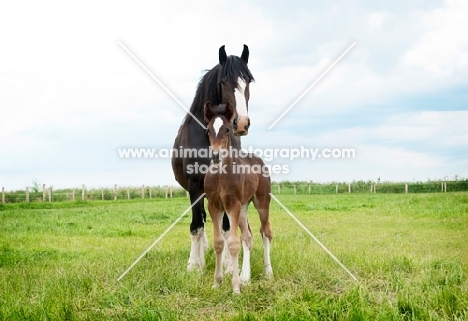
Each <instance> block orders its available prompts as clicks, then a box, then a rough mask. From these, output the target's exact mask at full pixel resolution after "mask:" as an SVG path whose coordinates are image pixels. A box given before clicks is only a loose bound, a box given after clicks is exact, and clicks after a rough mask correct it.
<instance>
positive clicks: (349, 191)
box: [348, 183, 351, 194]
mask: <svg viewBox="0 0 468 321" xmlns="http://www.w3.org/2000/svg"><path fill="white" fill-rule="evenodd" d="M348 193H349V194H351V183H349V184H348Z"/></svg>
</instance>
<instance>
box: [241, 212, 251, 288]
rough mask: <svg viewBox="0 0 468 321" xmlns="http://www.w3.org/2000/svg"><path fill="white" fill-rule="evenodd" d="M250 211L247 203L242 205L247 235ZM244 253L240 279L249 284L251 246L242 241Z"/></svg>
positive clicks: (242, 215)
mask: <svg viewBox="0 0 468 321" xmlns="http://www.w3.org/2000/svg"><path fill="white" fill-rule="evenodd" d="M248 209H249V203H246V204H244V205H242V207H241V212H240V216H241V218H240V219H241V220H244V221H245V224H246V226H245V229H246V232H247V233H250V231H249V229H248V221H247V210H248ZM242 253H243V258H242V270H241V274H240V279H241V281H242V283H244V284H245V283H248V282H250V274H251V273H250V249H249V245H248V244H245V241H242Z"/></svg>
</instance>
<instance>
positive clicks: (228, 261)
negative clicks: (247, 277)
mask: <svg viewBox="0 0 468 321" xmlns="http://www.w3.org/2000/svg"><path fill="white" fill-rule="evenodd" d="M221 233H222V234H223V237H224V249H223V255H222V258H223V269H224V275H226V274H231V273H232V257H231V253H229V248H228V243H227V240H228V238H229V231H222V232H221Z"/></svg>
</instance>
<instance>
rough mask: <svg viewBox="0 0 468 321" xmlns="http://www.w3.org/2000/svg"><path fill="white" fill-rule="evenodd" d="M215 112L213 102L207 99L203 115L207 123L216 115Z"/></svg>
mask: <svg viewBox="0 0 468 321" xmlns="http://www.w3.org/2000/svg"><path fill="white" fill-rule="evenodd" d="M214 114H215V112H214V108H213V104H211V102H210V101H207V102H206V103H205V106H204V107H203V115H204V118H205V121H206V123H207V124H208V123H209V122H210V121H211V119H212V118H213V117H214Z"/></svg>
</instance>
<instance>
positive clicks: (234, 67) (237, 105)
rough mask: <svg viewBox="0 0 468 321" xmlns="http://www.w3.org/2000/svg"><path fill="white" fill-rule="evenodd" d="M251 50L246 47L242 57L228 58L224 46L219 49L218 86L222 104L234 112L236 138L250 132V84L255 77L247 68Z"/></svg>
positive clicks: (233, 121)
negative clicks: (219, 70)
mask: <svg viewBox="0 0 468 321" xmlns="http://www.w3.org/2000/svg"><path fill="white" fill-rule="evenodd" d="M248 60H249V48H248V47H247V46H246V45H244V50H243V51H242V55H241V57H240V58H239V57H237V56H229V57H228V56H227V55H226V50H225V48H224V46H222V47H221V48H219V64H220V68H221V72H220V73H219V78H218V86H219V88H220V92H221V103H222V104H228V105H229V106H230V107H231V108H232V111H233V117H232V128H233V133H234V135H236V136H245V135H247V134H248V132H249V127H250V119H249V114H248V109H249V98H250V92H249V84H250V82H251V81H253V80H254V79H253V76H252V74H251V73H250V70H249V68H248V67H247V62H248Z"/></svg>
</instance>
